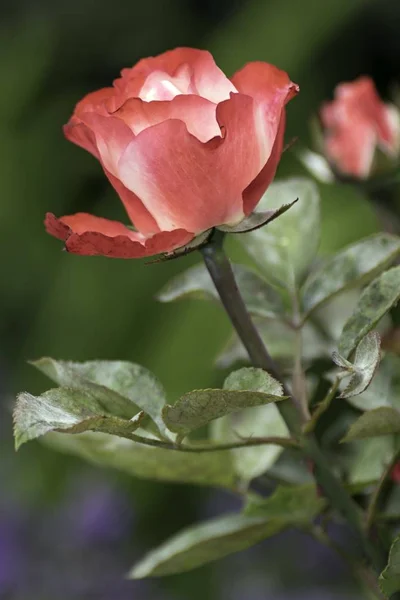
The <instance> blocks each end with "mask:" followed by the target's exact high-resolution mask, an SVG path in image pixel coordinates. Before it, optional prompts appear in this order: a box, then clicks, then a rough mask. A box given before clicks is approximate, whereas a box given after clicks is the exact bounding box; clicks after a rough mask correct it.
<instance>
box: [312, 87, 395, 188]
mask: <svg viewBox="0 0 400 600" xmlns="http://www.w3.org/2000/svg"><path fill="white" fill-rule="evenodd" d="M321 122H322V125H323V126H324V127H325V128H326V131H325V135H324V148H325V154H326V156H327V158H328V160H329V161H330V162H331V163H332V164H333V166H334V167H335V168H336V169H337V170H338V171H340V172H341V173H344V174H347V175H352V176H354V177H358V178H365V177H368V175H369V174H370V172H371V168H372V164H373V160H374V156H375V151H376V148H377V147H379V148H380V149H381V150H382V151H383V152H385V153H386V154H387V155H389V156H391V157H395V156H396V155H397V154H398V152H399V142H400V115H399V112H398V110H397V109H396V108H395V107H394V106H392V105H390V104H385V103H384V102H382V100H381V99H380V98H379V96H378V94H377V91H376V89H375V85H374V82H373V81H372V79H370V78H369V77H359V78H358V79H356V80H355V81H353V82H350V83H341V84H340V85H338V86H337V87H336V90H335V99H334V100H333V101H332V102H328V103H326V104H325V105H323V107H322V109H321Z"/></svg>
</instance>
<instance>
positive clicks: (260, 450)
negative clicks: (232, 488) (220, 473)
mask: <svg viewBox="0 0 400 600" xmlns="http://www.w3.org/2000/svg"><path fill="white" fill-rule="evenodd" d="M224 388H227V389H230V390H243V389H247V390H253V393H254V392H263V393H265V394H274V395H275V396H276V397H278V398H279V397H280V398H281V399H283V397H282V393H283V391H282V385H281V384H280V383H279V382H278V381H276V380H275V379H274V378H273V377H271V376H270V375H269V374H268V373H266V372H265V371H263V370H262V369H256V368H254V367H249V368H246V367H244V368H242V369H239V370H238V371H234V372H233V373H231V374H230V375H229V376H228V377H227V378H226V380H225V383H224ZM211 434H212V437H213V440H214V441H215V442H216V441H218V442H219V443H230V442H234V441H237V440H238V439H240V438H251V437H268V436H278V437H287V436H288V434H289V432H288V429H287V427H286V425H285V423H284V421H283V419H282V417H281V416H280V414H279V411H278V410H277V408H276V407H275V406H272V405H269V406H268V405H264V406H258V407H253V408H247V409H245V410H242V411H240V412H237V413H235V414H230V415H226V416H225V417H223V418H221V419H219V420H218V421H215V422H214V423H213V427H212V430H211ZM239 436H240V438H239ZM231 452H232V456H233V458H234V465H235V469H236V472H237V474H238V475H239V477H240V479H241V480H242V481H243V482H248V481H250V480H251V479H253V478H254V477H257V476H258V475H261V474H262V473H264V472H265V471H266V470H267V469H269V468H270V467H271V466H272V465H273V464H274V462H275V461H276V460H277V458H278V457H279V455H280V454H281V452H282V448H281V447H279V446H276V445H272V444H271V445H265V446H254V447H250V448H238V449H232V450H231Z"/></svg>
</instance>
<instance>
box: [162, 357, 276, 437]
mask: <svg viewBox="0 0 400 600" xmlns="http://www.w3.org/2000/svg"><path fill="white" fill-rule="evenodd" d="M282 394H283V391H282V386H281V384H280V383H278V382H277V381H276V380H275V379H274V378H273V377H271V376H270V375H268V373H266V372H265V371H263V370H262V369H254V368H250V369H240V370H239V371H236V372H234V373H231V374H230V375H229V377H228V378H227V379H226V381H225V383H224V389H222V390H217V389H216V390H194V391H193V392H189V393H187V394H184V395H183V396H182V397H181V398H180V399H179V400H178V401H177V402H176V403H175V404H174V405H173V406H171V405H169V404H167V405H166V406H165V407H164V409H163V417H164V421H165V424H166V425H167V427H168V428H169V429H170V430H171V431H174V432H175V433H178V434H179V435H180V436H186V435H187V434H188V433H190V432H191V431H193V430H194V429H198V428H199V427H202V426H204V425H207V424H208V423H210V422H211V421H214V420H215V419H218V418H219V417H222V416H224V415H227V414H230V413H233V412H237V411H240V410H242V409H244V408H248V407H254V406H260V405H263V404H268V403H270V402H278V401H280V400H283V396H282Z"/></svg>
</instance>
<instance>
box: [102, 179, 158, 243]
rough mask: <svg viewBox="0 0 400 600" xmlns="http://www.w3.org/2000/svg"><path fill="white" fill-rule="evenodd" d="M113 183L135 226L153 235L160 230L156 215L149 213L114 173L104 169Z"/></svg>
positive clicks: (145, 233) (141, 231) (140, 230)
mask: <svg viewBox="0 0 400 600" xmlns="http://www.w3.org/2000/svg"><path fill="white" fill-rule="evenodd" d="M104 172H105V174H106V175H107V177H108V179H109V181H110V183H111V185H112V186H113V188H114V189H115V191H116V192H117V194H118V196H119V197H120V199H121V201H122V203H123V205H124V207H125V210H126V212H127V214H128V217H129V218H130V220H131V221H132V223H133V224H134V226H135V228H136V229H137V230H138V231H139V232H140V233H142V234H143V235H151V234H153V233H157V232H159V231H160V228H159V227H158V225H157V223H156V221H155V219H154V217H153V216H152V215H151V214H150V213H149V211H148V210H147V208H146V207H145V205H144V204H143V202H142V201H141V200H140V198H138V197H137V196H136V194H134V193H133V192H131V191H130V190H128V188H126V187H125V186H124V184H123V183H122V182H121V181H120V180H119V179H118V178H117V177H114V175H111V173H109V172H108V171H107V169H104Z"/></svg>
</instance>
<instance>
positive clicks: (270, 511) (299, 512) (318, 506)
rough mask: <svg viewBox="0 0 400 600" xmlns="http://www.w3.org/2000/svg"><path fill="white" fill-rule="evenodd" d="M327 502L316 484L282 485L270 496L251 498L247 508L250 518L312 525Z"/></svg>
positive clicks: (246, 511)
mask: <svg viewBox="0 0 400 600" xmlns="http://www.w3.org/2000/svg"><path fill="white" fill-rule="evenodd" d="M325 505H326V500H325V499H324V498H322V497H321V496H319V495H318V493H317V488H316V486H315V485H314V484H305V485H280V486H278V487H277V489H276V490H275V491H274V492H273V494H271V496H268V498H261V497H260V496H251V497H250V498H249V501H248V503H247V505H246V507H245V511H244V512H245V514H246V515H248V516H249V517H266V518H268V519H269V520H270V519H282V520H285V521H287V522H288V524H289V523H290V524H291V525H301V524H307V523H310V522H311V521H312V520H313V519H315V517H316V516H317V515H318V514H319V513H320V512H321V510H322V509H323V508H324V507H325Z"/></svg>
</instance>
